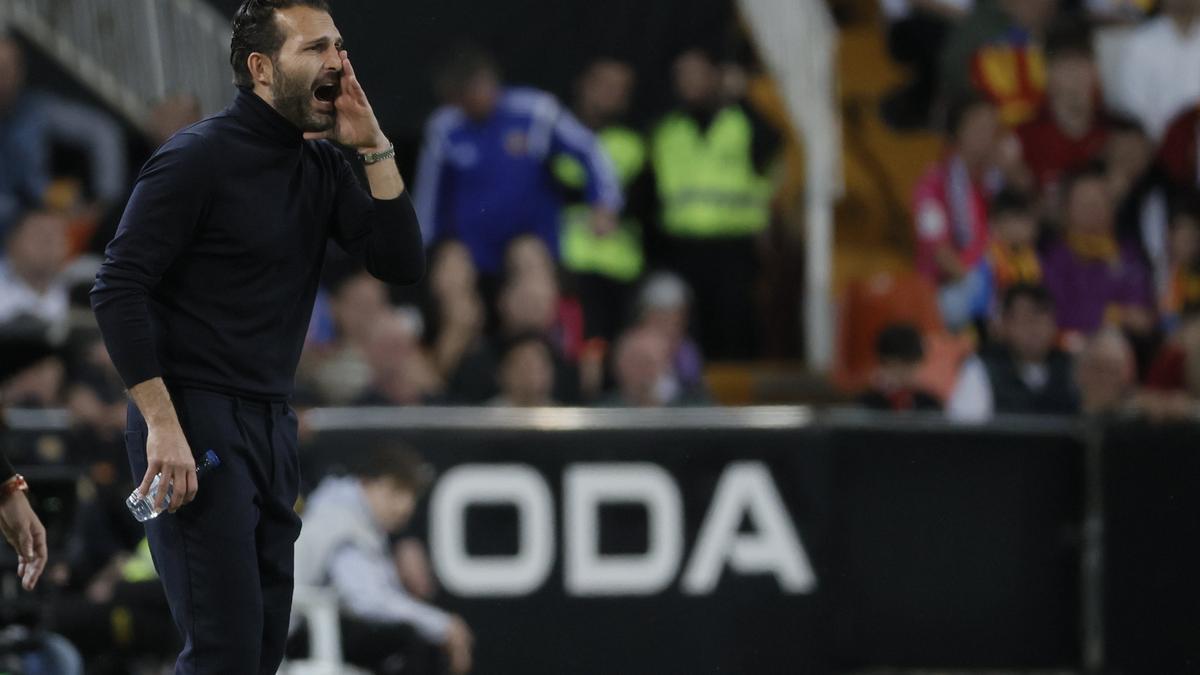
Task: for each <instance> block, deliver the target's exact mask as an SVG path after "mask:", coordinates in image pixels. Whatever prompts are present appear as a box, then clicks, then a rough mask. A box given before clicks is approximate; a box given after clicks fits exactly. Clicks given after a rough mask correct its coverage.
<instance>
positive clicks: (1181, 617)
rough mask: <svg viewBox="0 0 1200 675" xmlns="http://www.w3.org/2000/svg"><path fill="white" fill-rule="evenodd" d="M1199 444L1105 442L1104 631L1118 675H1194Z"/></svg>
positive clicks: (1184, 433)
mask: <svg viewBox="0 0 1200 675" xmlns="http://www.w3.org/2000/svg"><path fill="white" fill-rule="evenodd" d="M1198 440H1200V434H1198V433H1197V427H1196V426H1194V425H1187V426H1151V425H1147V424H1127V425H1121V426H1114V427H1112V428H1110V429H1109V430H1108V433H1107V435H1106V437H1105V439H1104V454H1103V474H1104V512H1105V535H1104V540H1105V585H1104V586H1105V594H1104V597H1105V607H1106V612H1105V624H1106V628H1107V630H1106V631H1105V633H1106V635H1107V639H1106V642H1107V655H1108V661H1107V662H1108V664H1109V666H1110V667H1112V668H1113V671H1114V672H1118V673H1130V674H1133V673H1138V674H1140V673H1146V674H1147V675H1149V674H1151V673H1153V674H1159V673H1200V444H1198V443H1197V441H1198Z"/></svg>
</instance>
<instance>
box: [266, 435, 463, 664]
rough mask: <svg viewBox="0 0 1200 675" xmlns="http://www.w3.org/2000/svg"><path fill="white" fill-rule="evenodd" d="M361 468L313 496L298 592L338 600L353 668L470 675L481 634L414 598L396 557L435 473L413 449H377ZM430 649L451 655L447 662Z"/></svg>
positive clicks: (301, 546)
mask: <svg viewBox="0 0 1200 675" xmlns="http://www.w3.org/2000/svg"><path fill="white" fill-rule="evenodd" d="M358 465H359V466H358V467H356V469H355V471H354V473H353V475H350V476H345V477H341V476H331V477H328V478H325V479H324V480H322V481H321V483H320V484H319V485H318V486H317V489H316V490H314V491H313V493H312V495H310V497H309V499H308V502H307V505H306V506H305V510H304V518H305V527H304V530H303V531H302V532H301V533H300V539H299V540H298V541H297V542H296V583H297V585H298V586H323V587H329V588H332V589H333V591H334V592H335V593H336V594H337V596H338V601H339V606H340V623H341V634H342V652H343V654H344V655H345V658H346V660H348V661H349V662H350V663H353V664H355V665H358V666H361V667H364V668H369V669H371V670H372V672H375V673H398V672H402V673H405V675H409V674H412V675H421V674H425V673H429V674H433V673H438V672H441V666H442V664H443V663H445V664H446V665H448V666H449V671H450V672H452V673H456V674H457V673H466V672H468V671H469V670H470V669H471V657H472V653H471V652H472V642H473V637H472V635H471V631H470V629H468V628H467V624H466V623H465V622H464V621H463V620H462V619H461V618H460V617H458V616H455V615H453V614H449V613H447V612H444V611H442V610H440V609H438V608H437V607H434V606H433V605H431V604H429V603H427V602H424V601H422V600H420V599H418V598H417V597H414V594H413V593H412V592H410V591H409V590H408V589H407V588H405V586H404V585H403V584H402V583H401V580H400V576H399V574H398V571H397V567H396V564H395V561H394V560H393V558H392V554H391V544H390V541H389V538H390V536H391V535H393V534H396V533H399V532H401V531H403V530H404V529H405V528H406V527H407V526H408V522H409V519H410V518H411V517H412V513H413V510H414V509H415V508H416V505H417V502H418V500H419V499H420V498H421V496H422V494H423V493H424V492H425V490H426V488H427V487H428V486H429V483H430V481H431V479H432V476H431V475H430V473H431V470H430V469H429V467H428V466H427V465H426V464H424V463H423V461H422V460H421V458H420V456H419V455H417V454H416V453H415V452H413V451H412V450H410V449H408V448H405V447H380V448H375V449H372V450H371V451H370V452H369V453H368V454H367V455H366V458H365V460H362V461H360V462H358ZM296 627H297V626H296V622H295V621H293V625H292V630H293V635H294V636H297V637H294V638H293V640H298V641H299V642H298V643H295V644H292V645H289V652H296V651H303V647H302V646H300V645H301V644H302V643H303V639H302V638H299V637H298V636H302V635H304V634H305V632H306V631H300V632H299V633H296V631H295V629H296ZM431 647H436V648H439V649H441V650H444V652H445V661H443V659H442V657H441V655H439V654H437V653H436V649H431ZM397 656H399V657H401V658H400V659H397V658H396V657H397ZM398 660H399V661H402V663H403V670H401V669H399V667H398V666H397V664H396V661H398ZM389 661H391V662H392V663H391V664H388V662H389Z"/></svg>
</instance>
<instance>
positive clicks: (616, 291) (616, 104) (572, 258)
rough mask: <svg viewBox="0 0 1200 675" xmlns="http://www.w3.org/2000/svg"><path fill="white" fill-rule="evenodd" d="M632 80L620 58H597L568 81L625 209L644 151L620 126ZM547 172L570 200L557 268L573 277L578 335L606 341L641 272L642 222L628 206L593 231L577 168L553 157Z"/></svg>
mask: <svg viewBox="0 0 1200 675" xmlns="http://www.w3.org/2000/svg"><path fill="white" fill-rule="evenodd" d="M635 83H636V76H635V74H634V72H633V69H632V68H631V67H630V66H629V65H627V64H625V63H622V62H621V61H617V60H614V59H608V58H602V59H598V60H596V61H594V62H592V63H591V64H590V65H589V66H588V68H587V69H586V70H585V71H584V73H583V75H581V76H580V78H579V81H578V83H577V84H576V100H575V114H576V115H577V116H578V117H579V120H580V122H582V123H583V125H584V126H586V127H587V128H588V129H591V130H592V132H593V133H595V134H596V138H597V139H598V140H599V142H600V145H601V147H603V149H604V151H605V152H606V153H608V156H609V158H610V159H611V161H612V163H613V169H614V170H615V171H616V175H617V179H618V180H619V181H620V183H621V187H622V189H623V190H624V192H625V194H626V197H627V200H628V201H629V204H630V205H632V204H634V202H635V200H636V201H637V202H642V203H644V202H645V198H644V196H643V197H642V198H640V199H639V198H638V193H639V192H645V187H644V186H645V184H646V183H647V182H648V181H646V180H639V179H640V178H643V177H644V176H645V175H646V173H645V168H646V163H647V156H648V149H647V147H646V142H645V140H644V139H643V137H642V135H641V134H640V133H638V132H637V131H635V130H633V129H632V128H630V127H629V126H628V125H627V124H626V123H625V117H626V115H627V114H628V112H629V106H630V99H631V98H632V96H633V88H634V84H635ZM554 173H555V176H556V177H557V178H558V180H559V182H560V183H562V184H563V185H564V186H565V187H566V188H567V189H568V190H569V191H570V192H571V193H572V196H573V199H572V201H574V202H576V203H575V204H574V205H572V206H569V207H568V208H567V209H566V210H565V211H564V212H563V224H562V230H561V246H562V263H563V266H564V267H565V268H566V269H568V270H570V271H571V272H572V273H573V275H574V276H575V284H576V288H577V290H578V293H579V297H580V300H581V301H582V304H583V310H584V319H585V334H586V335H587V337H589V338H594V337H600V338H603V339H605V340H611V339H613V338H614V337H616V335H617V333H618V332H619V331H620V329H621V327H622V325H623V324H624V321H625V319H626V313H627V312H628V311H629V303H630V301H631V299H632V295H633V286H634V284H635V283H636V282H637V280H638V278H639V277H640V276H641V275H642V271H643V268H644V267H645V250H644V246H643V224H642V220H641V219H640V218H639V217H637V215H635V214H631V213H630V212H629V209H628V208H627V209H626V213H624V214H622V216H621V218H620V220H619V222H618V224H617V227H616V229H614V230H613V231H611V232H597V231H596V229H595V228H594V227H592V222H591V215H590V210H589V208H588V206H587V204H586V202H585V201H584V195H583V193H582V189H583V187H584V185H585V177H586V174H585V171H584V168H583V166H582V165H580V164H579V162H578V161H576V160H575V159H574V158H572V157H570V156H562V157H559V158H558V159H557V160H556V161H555V164H554Z"/></svg>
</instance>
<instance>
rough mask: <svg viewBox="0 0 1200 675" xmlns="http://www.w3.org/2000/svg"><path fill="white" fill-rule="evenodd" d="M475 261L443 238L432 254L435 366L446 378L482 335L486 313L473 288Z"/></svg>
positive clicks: (456, 244)
mask: <svg viewBox="0 0 1200 675" xmlns="http://www.w3.org/2000/svg"><path fill="white" fill-rule="evenodd" d="M475 283H476V274H475V263H474V262H472V261H471V253H470V251H468V250H467V247H465V246H463V245H462V243H460V242H458V241H454V240H450V239H448V240H445V241H443V242H442V243H440V244H438V245H437V246H436V247H435V248H434V249H433V252H432V254H431V263H430V268H429V287H430V296H431V298H430V299H431V301H432V303H431V307H430V312H429V314H430V316H431V317H432V318H433V326H432V328H431V330H432V334H433V340H432V352H433V354H432V355H433V362H434V366H435V367H436V368H437V372H438V373H439V374H440V375H441V376H442V377H444V378H445V377H449V376H450V375H451V374H453V373H454V372H455V371H456V370H457V369H458V365H459V363H460V362H461V361H462V358H463V355H465V354H466V353H467V352H468V351H469V350H470V349H472V348H473V347H475V345H476V343H477V342H478V341H479V340H480V339H481V337H482V335H483V329H484V323H485V321H486V316H485V315H486V312H485V308H484V306H483V301H482V300H481V299H480V297H479V293H478V291H477V290H476V286H475Z"/></svg>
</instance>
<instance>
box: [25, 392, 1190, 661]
mask: <svg viewBox="0 0 1200 675" xmlns="http://www.w3.org/2000/svg"><path fill="white" fill-rule="evenodd" d="M9 422H10V425H11V426H12V427H14V429H13V431H12V433H9V434H7V435H6V437H5V438H4V439H3V441H4V443H5V447H6V448H8V450H9V451H11V452H13V453H14V454H15V456H17V457H19V458H22V459H25V458H31V457H34V456H38V455H39V454H40V450H39V449H45V448H53V447H54V444H55V443H56V440H55V439H56V436H58V435H61V434H62V433H64V432H65V430H66V425H65V417H64V416H62V415H61V414H60V413H48V414H46V413H30V412H26V411H10V414H9ZM311 422H312V424H311V426H312V428H313V429H315V430H316V431H317V433H316V434H315V436H314V437H313V439H312V441H311V442H310V443H309V444H308V445H307V446H306V447H305V448H304V457H303V461H304V464H305V477H306V479H307V481H308V482H309V486H308V487H311V482H312V481H314V480H315V479H316V478H317V477H318V476H319V475H320V474H321V473H324V472H326V471H327V470H330V469H333V468H336V467H337V466H338V465H345V464H346V463H347V462H348V461H349V460H350V459H351V458H353V457H354V456H355V455H356V454H358V453H360V452H362V451H363V450H364V449H366V448H367V447H369V446H370V445H371V444H372V443H374V442H377V441H381V440H395V439H403V440H407V441H408V442H410V443H411V444H412V445H414V446H416V447H417V448H418V449H420V450H421V451H422V452H423V453H424V454H425V456H426V457H427V458H428V459H429V460H430V462H431V463H433V464H434V465H435V466H436V468H437V469H438V471H439V477H438V480H437V482H436V484H435V486H434V489H433V492H432V493H431V495H430V499H427V500H426V504H425V505H424V506H423V507H422V509H421V511H420V512H419V513H418V517H417V519H416V529H417V530H418V534H421V535H424V536H426V537H428V540H429V542H430V547H431V551H432V552H433V563H434V566H435V572H436V573H437V574H438V576H439V578H440V580H441V581H442V583H443V586H444V588H445V591H444V592H443V597H442V598H441V601H444V604H445V605H446V606H447V607H449V608H451V609H453V610H455V611H458V612H461V613H462V614H463V615H464V616H465V617H466V618H467V619H468V620H469V621H470V623H471V624H472V626H473V628H474V629H475V630H476V634H477V637H478V666H479V667H478V670H477V672H480V673H484V674H485V675H486V674H487V673H511V672H520V673H563V672H570V673H613V672H620V673H676V672H687V673H715V672H721V673H777V672H778V673H784V672H786V673H826V672H845V671H850V670H853V669H860V668H870V667H872V666H880V665H886V666H896V667H912V668H936V667H942V668H947V669H949V668H962V669H967V668H1012V669H1017V668H1028V669H1033V668H1058V669H1072V670H1074V669H1085V670H1090V671H1093V672H1101V670H1104V672H1113V673H1130V674H1137V673H1194V672H1200V640H1197V639H1196V636H1197V635H1200V581H1197V574H1196V570H1197V569H1200V537H1198V535H1200V496H1198V495H1200V493H1198V491H1197V487H1200V453H1198V452H1197V447H1196V438H1197V427H1196V426H1178V427H1156V426H1149V425H1143V424H1137V423H1122V424H1118V425H1114V426H1112V427H1110V428H1108V429H1106V430H1104V434H1103V435H1101V433H1100V430H1099V429H1098V428H1093V427H1088V426H1083V425H1077V424H1075V423H1071V422H1065V421H1049V422H1047V421H1039V420H1035V419H1028V418H1027V419H1006V420H1001V421H998V422H997V423H995V424H990V425H985V426H978V427H954V426H950V425H947V424H945V423H942V422H938V421H936V420H933V419H929V418H925V419H923V418H915V417H913V418H897V417H878V416H870V415H858V414H846V413H821V414H820V415H816V416H814V415H813V414H812V413H810V412H809V411H807V410H805V409H798V408H786V409H741V410H687V411H664V412H660V413H643V412H635V411H578V410H543V411H503V410H493V409H459V410H440V409H427V410H418V409H408V410H384V409H358V410H333V409H327V410H318V411H313V415H312V417H311ZM1101 440H1103V443H1101ZM23 468H24V467H23ZM30 473H31V474H33V475H34V476H35V477H36V476H38V474H36V473H34V472H30ZM41 478H42V482H45V481H48V480H49V478H48V477H46V476H41ZM35 482H36V481H35ZM64 484H66V483H64ZM35 489H37V488H36V486H35ZM44 496H47V497H51V498H53V495H52V494H51V493H50V492H47V493H46V494H45V495H44ZM63 503H66V502H65V501H64V502H63ZM1085 504H1086V505H1087V506H1086V507H1085ZM1085 508H1086V509H1088V511H1087V512H1085ZM1085 523H1087V524H1088V526H1087V527H1084V524H1085ZM522 536H524V538H522ZM1084 544H1086V547H1084V548H1081V546H1083V545H1084ZM1085 549H1086V550H1087V551H1090V553H1089V554H1088V555H1084V552H1085ZM648 552H650V553H653V555H650V556H647V555H645V554H646V553H648ZM622 556H624V557H622ZM514 562H520V563H521V564H520V565H518V566H514V565H513V563H514ZM481 563H482V564H481ZM488 563H495V564H491V565H489V564H488ZM1102 563H1103V564H1102ZM1081 568H1082V569H1084V570H1086V571H1085V573H1082V574H1081V572H1080V570H1081ZM1101 569H1104V570H1105V572H1106V573H1105V576H1104V580H1103V583H1100V581H1101V580H1100V578H1099V576H1098V572H1099V571H1100V570H1101ZM1083 634H1087V638H1088V640H1087V642H1086V644H1085V643H1084V642H1083V639H1082V635H1083ZM1085 647H1086V648H1085ZM1085 655H1086V656H1085ZM1106 659H1107V664H1108V666H1109V668H1107V669H1105V668H1104V664H1105V660H1106Z"/></svg>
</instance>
